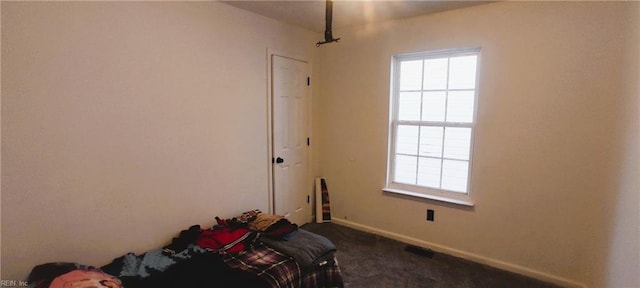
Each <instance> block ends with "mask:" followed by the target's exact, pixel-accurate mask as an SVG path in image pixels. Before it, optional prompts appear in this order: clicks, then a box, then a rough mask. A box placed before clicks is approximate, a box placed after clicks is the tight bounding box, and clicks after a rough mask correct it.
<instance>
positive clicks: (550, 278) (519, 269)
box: [331, 218, 587, 288]
mask: <svg viewBox="0 0 640 288" xmlns="http://www.w3.org/2000/svg"><path fill="white" fill-rule="evenodd" d="M331 222H333V223H335V224H338V225H343V226H347V227H351V228H353V229H356V230H361V231H365V232H369V233H373V234H376V235H380V236H384V237H387V238H391V239H394V240H397V241H400V242H404V243H407V244H411V245H415V246H419V247H423V248H427V249H431V250H433V251H436V252H441V253H444V254H448V255H452V256H455V257H460V258H464V259H467V260H469V261H473V262H477V263H481V264H484V265H488V266H491V267H495V268H498V269H502V270H506V271H509V272H513V273H517V274H520V275H524V276H527V277H531V278H535V279H539V280H542V281H545V282H549V283H553V284H556V285H560V286H563V287H570V288H587V286H586V285H584V284H582V283H579V282H576V281H573V280H569V279H566V278H562V277H559V276H555V275H551V274H549V273H545V272H541V271H537V270H534V269H531V268H527V267H523V266H520V265H516V264H511V263H507V262H504V261H500V260H496V259H491V258H489V257H485V256H481V255H478V254H473V253H469V252H465V251H462V250H458V249H454V248H451V247H447V246H443V245H440V244H435V243H431V242H427V241H424V240H420V239H417V238H413V237H409V236H405V235H402V234H398V233H394V232H390V231H386V230H382V229H378V228H374V227H370V226H367V225H362V224H359V223H355V222H351V221H347V220H343V219H338V218H332V219H331Z"/></svg>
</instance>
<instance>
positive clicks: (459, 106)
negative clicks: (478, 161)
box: [390, 49, 479, 194]
mask: <svg viewBox="0 0 640 288" xmlns="http://www.w3.org/2000/svg"><path fill="white" fill-rule="evenodd" d="M478 54H479V49H472V50H470V51H462V52H461V51H452V52H448V53H444V54H443V53H434V54H432V53H425V54H423V55H418V56H416V55H410V56H406V57H404V56H396V58H395V59H396V65H397V66H398V69H397V70H396V73H398V74H397V75H398V77H397V78H396V80H395V83H396V85H394V86H395V88H394V89H395V91H394V95H395V97H396V99H395V101H394V103H395V105H396V108H395V113H394V118H393V121H392V124H393V127H392V128H393V133H394V135H393V136H394V138H393V139H394V146H393V147H394V149H393V150H394V151H393V159H390V160H391V161H392V163H393V168H392V169H393V174H392V175H391V177H392V179H391V180H392V182H395V183H400V184H408V185H412V186H413V185H415V186H419V187H427V188H434V189H439V190H443V191H449V192H457V193H464V194H467V193H468V190H469V189H468V186H469V179H470V167H471V165H470V164H471V137H472V134H473V128H474V122H475V119H474V118H475V104H476V103H475V98H476V86H477V84H476V82H477V81H476V78H477V77H476V74H477V73H476V72H477V60H478Z"/></svg>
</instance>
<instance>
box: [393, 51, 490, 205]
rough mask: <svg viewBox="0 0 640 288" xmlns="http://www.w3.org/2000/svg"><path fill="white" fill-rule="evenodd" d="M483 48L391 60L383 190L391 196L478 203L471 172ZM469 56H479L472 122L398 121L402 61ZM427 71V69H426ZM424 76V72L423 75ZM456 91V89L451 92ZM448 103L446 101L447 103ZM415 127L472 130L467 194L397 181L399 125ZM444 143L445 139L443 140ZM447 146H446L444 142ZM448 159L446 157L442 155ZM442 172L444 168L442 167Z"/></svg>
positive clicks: (399, 56) (394, 57) (411, 55)
mask: <svg viewBox="0 0 640 288" xmlns="http://www.w3.org/2000/svg"><path fill="white" fill-rule="evenodd" d="M480 51H481V48H480V47H468V48H457V49H447V50H438V51H428V52H420V53H411V54H398V55H394V56H393V57H392V59H391V80H390V83H391V92H390V94H391V95H390V97H389V98H390V100H391V102H390V113H389V137H388V139H389V143H388V144H389V146H388V147H389V150H388V154H387V181H386V186H385V188H383V189H382V190H383V191H385V192H391V193H399V194H403V195H409V196H414V197H419V198H427V199H432V200H438V201H445V202H450V203H455V204H460V205H465V206H474V202H473V201H472V199H471V192H472V191H471V176H472V175H471V174H472V173H471V171H472V164H473V154H474V149H473V142H474V135H475V125H476V122H477V121H476V114H477V110H478V109H477V107H478V86H479V81H478V79H479V77H480V75H479V74H480V73H479V71H480V68H479V67H480ZM467 55H476V56H477V62H476V74H475V75H476V79H475V81H476V82H475V89H474V105H473V106H474V107H473V119H472V122H471V123H455V122H446V121H442V122H433V121H422V120H420V121H406V120H402V121H401V120H398V110H399V106H400V105H399V98H400V62H402V61H411V60H424V59H437V58H451V57H458V56H467ZM423 69H424V68H423ZM423 73H424V72H423ZM451 90H453V89H451ZM423 91H425V90H423V87H421V89H420V92H423ZM445 91H447V92H448V91H450V89H448V88H447V89H445ZM445 101H446V100H445ZM401 124H402V125H415V126H418V127H421V126H423V127H424V126H431V127H434V126H435V127H467V128H471V139H470V141H471V143H470V151H469V161H468V163H469V165H468V171H467V189H466V190H467V191H466V193H462V192H454V191H447V190H444V189H438V188H430V187H425V186H418V185H411V184H404V183H398V182H394V175H395V172H394V171H395V170H394V169H395V156H396V145H395V142H396V136H397V130H398V129H397V127H398V126H399V125H401ZM443 141H444V140H443ZM443 145H444V143H443ZM441 157H442V158H444V155H441ZM441 169H442V168H441Z"/></svg>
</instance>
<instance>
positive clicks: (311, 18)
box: [221, 0, 490, 32]
mask: <svg viewBox="0 0 640 288" xmlns="http://www.w3.org/2000/svg"><path fill="white" fill-rule="evenodd" d="M221 2H224V3H227V4H229V5H232V6H235V7H237V8H241V9H244V10H249V11H252V12H254V13H257V14H260V15H263V16H266V17H269V18H273V19H277V20H280V21H283V22H286V23H289V24H293V25H296V26H300V27H303V28H306V29H309V30H312V31H315V32H323V31H324V28H325V1H324V0H302V1H221ZM489 2H490V1H429V0H424V1H402V0H396V1H381V0H369V1H364V0H359V1H347V0H334V2H333V28H334V29H335V28H341V27H347V26H353V25H364V24H368V23H372V22H380V21H385V20H391V19H399V18H407V17H413V16H418V15H423V14H429V13H436V12H441V11H446V10H453V9H458V8H463V7H469V6H474V5H480V4H485V3H489Z"/></svg>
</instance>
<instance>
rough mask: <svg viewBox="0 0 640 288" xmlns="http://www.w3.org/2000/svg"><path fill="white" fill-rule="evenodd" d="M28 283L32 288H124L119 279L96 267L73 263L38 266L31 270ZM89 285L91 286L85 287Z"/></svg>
mask: <svg viewBox="0 0 640 288" xmlns="http://www.w3.org/2000/svg"><path fill="white" fill-rule="evenodd" d="M27 281H28V282H29V284H30V287H33V288H47V287H56V288H60V287H109V288H121V287H122V284H121V283H120V280H118V278H116V277H114V276H111V275H109V274H106V273H104V272H102V271H101V270H100V269H98V268H96V267H93V266H88V265H82V264H78V263H71V262H56V263H46V264H42V265H38V266H36V267H34V268H33V269H32V270H31V273H29V277H28V278H27ZM88 283H91V284H90V285H85V284H88ZM64 285H67V286H64ZM73 285H77V286H73Z"/></svg>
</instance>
